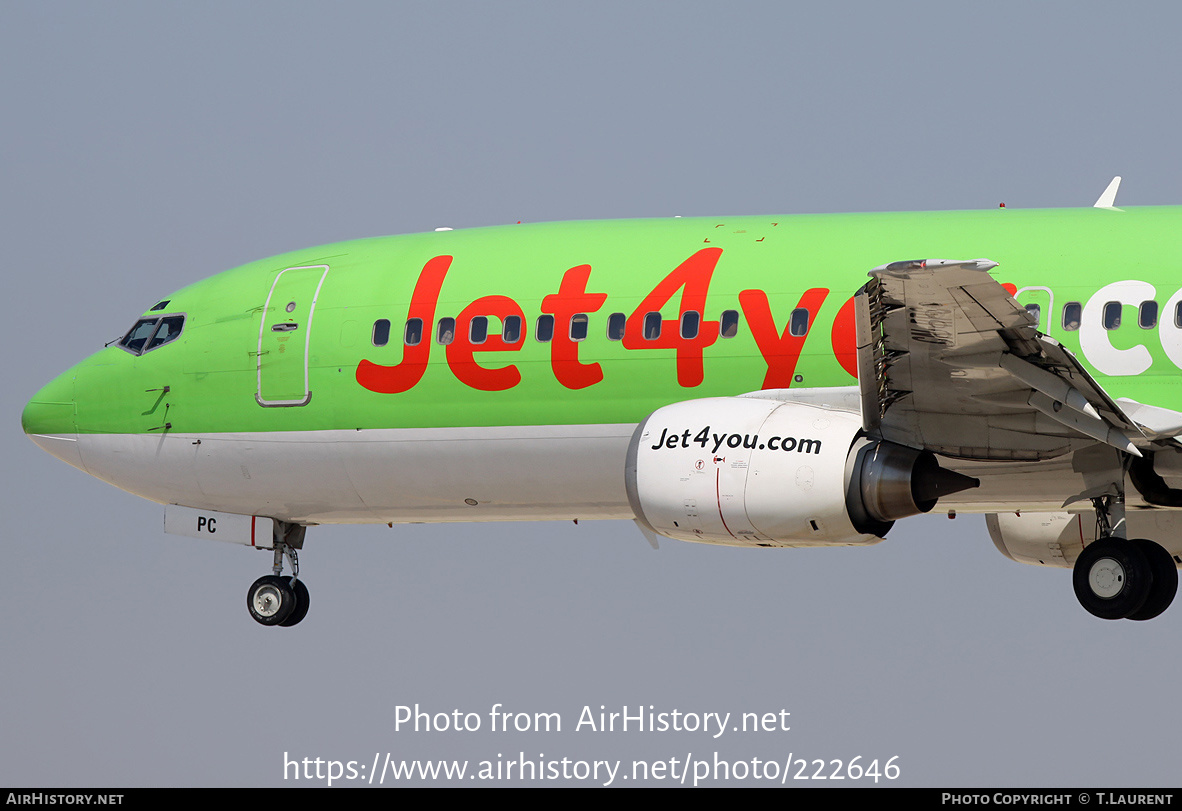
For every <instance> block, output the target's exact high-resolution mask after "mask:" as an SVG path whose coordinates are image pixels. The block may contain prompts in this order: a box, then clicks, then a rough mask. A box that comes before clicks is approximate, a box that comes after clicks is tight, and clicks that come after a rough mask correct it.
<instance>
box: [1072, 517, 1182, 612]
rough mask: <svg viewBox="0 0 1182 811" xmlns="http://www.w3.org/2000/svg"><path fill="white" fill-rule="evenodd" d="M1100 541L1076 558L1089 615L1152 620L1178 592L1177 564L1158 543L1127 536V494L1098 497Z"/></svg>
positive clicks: (1080, 594)
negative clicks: (1125, 498)
mask: <svg viewBox="0 0 1182 811" xmlns="http://www.w3.org/2000/svg"><path fill="white" fill-rule="evenodd" d="M1092 504H1093V506H1094V507H1095V509H1096V526H1097V530H1098V532H1097V534H1098V535H1099V539H1098V540H1096V541H1095V542H1093V543H1091V544H1088V546H1087V547H1085V548H1084V550H1083V552H1081V553H1080V555H1079V558H1078V559H1077V560H1076V561H1075V570H1074V571H1073V573H1072V584H1073V585H1074V586H1075V596H1076V597H1077V598H1078V599H1079V602H1080V604H1081V605H1082V606H1083V607H1084V608H1085V609H1087V610H1088V612H1089V613H1091V614H1093V615H1095V616H1097V617H1100V618H1101V619H1106V620H1118V619H1131V620H1148V619H1153V618H1154V617H1156V616H1157V615H1158V614H1160V613H1161V612H1163V611H1165V610H1166V609H1167V608H1169V606H1170V603H1171V602H1173V600H1174V595H1175V594H1176V593H1177V591H1178V568H1177V566H1176V565H1175V564H1174V559H1173V558H1172V557H1171V556H1170V553H1169V552H1167V551H1166V550H1165V549H1163V548H1162V547H1161V546H1160V545H1158V544H1156V543H1154V542H1153V541H1148V540H1144V539H1142V538H1134V539H1131V540H1130V539H1128V538H1124V537H1122V535H1123V532H1124V525H1125V521H1124V498H1123V494H1122V495H1118V496H1101V497H1099V498H1093V499H1092Z"/></svg>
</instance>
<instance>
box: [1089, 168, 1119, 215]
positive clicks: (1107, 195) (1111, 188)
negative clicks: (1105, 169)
mask: <svg viewBox="0 0 1182 811" xmlns="http://www.w3.org/2000/svg"><path fill="white" fill-rule="evenodd" d="M1119 188H1120V175H1117V176H1116V177H1114V178H1112V182H1111V183H1109V184H1108V188H1106V189H1105V190H1104V193H1103V194H1101V195H1100V199H1099V200H1097V201H1096V202H1095V204H1094V206H1093V208H1112V207H1113V206H1114V205H1116V190H1117V189H1119Z"/></svg>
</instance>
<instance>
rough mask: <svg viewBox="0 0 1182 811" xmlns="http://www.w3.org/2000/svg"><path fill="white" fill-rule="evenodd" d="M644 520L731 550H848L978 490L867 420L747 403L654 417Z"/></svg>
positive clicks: (631, 462) (646, 424)
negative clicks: (865, 427)
mask: <svg viewBox="0 0 1182 811" xmlns="http://www.w3.org/2000/svg"><path fill="white" fill-rule="evenodd" d="M626 483H627V489H628V498H629V500H630V501H631V503H632V509H633V511H634V512H635V513H636V516H637V520H639V521H640V522H641V523H642V524H644V525H645V526H647V527H648V528H649V529H651V530H653V531H654V532H656V533H659V534H661V535H665V536H666V537H669V538H676V539H678V540H684V541H697V542H700V543H717V544H725V545H730V546H848V545H858V544H873V543H878V542H879V541H881V540H882V538H883V536H884V535H885V534H886V532H887V531H888V530H889V529H890V528H891V526H892V525H893V523H894V521H895V520H896V519H899V518H904V517H906V516H909V515H917V514H919V513H923V512H927V511H928V510H930V509H932V507H934V506H935V504H936V500H937V499H938V498H939V497H940V496H943V495H947V494H948V493H955V492H958V491H960V490H964V489H966V488H968V487H975V486H977V484H978V482H977V480H976V479H972V478H970V477H968V476H962V475H960V474H958V473H955V472H953V471H950V470H945V469H944V468H941V467H940V466H939V464H938V463H937V462H936V458H935V456H934V455H933V454H931V453H929V452H927V451H921V450H916V449H914V448H908V447H905V446H902V445H896V444H894V443H890V442H884V441H882V440H877V439H872V438H869V437H866V436H864V435H863V433H862V420H861V417H860V416H859V415H858V414H854V413H851V412H849V411H843V410H839V409H833V408H827V407H824V406H815V405H806V404H803V403H788V402H782V401H776V400H764V399H758V398H745V397H724V398H714V399H703V400H690V401H686V402H682V403H675V404H673V405H669V406H665V407H664V408H660V409H658V410H656V411H654V412H653V413H652V414H650V415H649V416H648V418H647V419H645V420H644V421H643V422H641V423H640V425H639V426H637V428H636V432H635V433H634V434H633V436H632V442H631V444H630V445H629V448H628V463H627V470H626Z"/></svg>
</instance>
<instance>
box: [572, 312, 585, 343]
mask: <svg viewBox="0 0 1182 811" xmlns="http://www.w3.org/2000/svg"><path fill="white" fill-rule="evenodd" d="M587 321H588V319H587V314H586V313H576V314H575V315H572V316H571V317H570V339H571V340H572V341H582V340H584V339H585V338H586V337H587Z"/></svg>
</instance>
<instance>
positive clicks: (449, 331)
mask: <svg viewBox="0 0 1182 811" xmlns="http://www.w3.org/2000/svg"><path fill="white" fill-rule="evenodd" d="M455 339H456V320H455V319H454V318H440V319H439V327H438V328H437V329H436V330H435V340H436V342H438V343H441V344H443V345H444V346H447V345H448V344H450V343H451V342H452V341H454V340H455Z"/></svg>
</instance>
